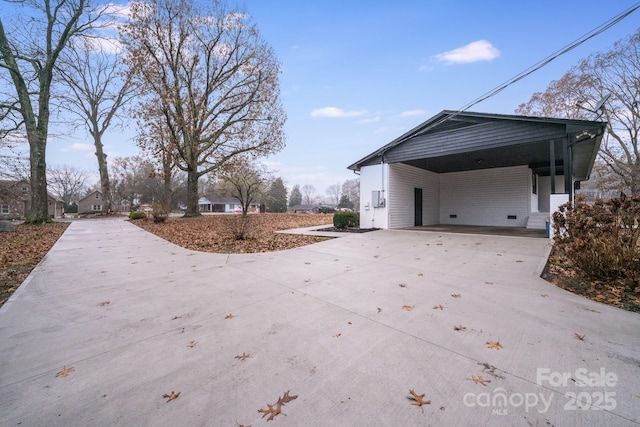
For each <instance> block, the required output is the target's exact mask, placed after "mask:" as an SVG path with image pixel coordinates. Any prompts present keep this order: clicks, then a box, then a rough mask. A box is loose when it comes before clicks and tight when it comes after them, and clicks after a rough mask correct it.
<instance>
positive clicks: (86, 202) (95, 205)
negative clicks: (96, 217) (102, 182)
mask: <svg viewBox="0 0 640 427" xmlns="http://www.w3.org/2000/svg"><path fill="white" fill-rule="evenodd" d="M103 205H104V199H103V198H102V192H100V191H94V192H92V193H89V194H88V195H87V196H85V197H84V198H83V199H80V201H78V213H79V214H83V213H84V214H86V213H98V212H102V207H103Z"/></svg>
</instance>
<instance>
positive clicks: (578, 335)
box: [573, 332, 584, 341]
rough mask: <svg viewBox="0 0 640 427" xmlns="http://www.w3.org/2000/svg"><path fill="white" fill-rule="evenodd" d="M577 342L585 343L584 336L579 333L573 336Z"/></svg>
mask: <svg viewBox="0 0 640 427" xmlns="http://www.w3.org/2000/svg"><path fill="white" fill-rule="evenodd" d="M573 335H574V336H575V338H576V339H577V340H580V341H584V335H580V334H579V333H577V332H576V333H575V334H573Z"/></svg>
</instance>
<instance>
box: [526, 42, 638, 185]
mask: <svg viewBox="0 0 640 427" xmlns="http://www.w3.org/2000/svg"><path fill="white" fill-rule="evenodd" d="M607 94H610V95H611V96H610V97H609V98H608V100H607V101H606V103H605V104H604V108H603V109H602V110H600V111H594V108H595V107H596V106H597V103H598V101H599V100H602V99H606V98H605V97H606V95H607ZM516 112H517V113H519V114H528V115H544V116H557V117H567V118H582V119H592V120H593V119H595V118H596V115H597V114H600V113H601V114H602V116H601V117H602V119H604V120H607V121H608V125H607V135H606V136H605V138H604V142H603V145H602V146H601V147H600V152H599V155H600V158H601V159H602V160H603V161H604V162H605V163H606V164H607V166H608V167H609V168H610V169H611V170H612V171H613V172H614V173H615V174H617V175H618V176H619V177H621V178H622V180H623V181H624V183H625V186H626V188H627V190H628V191H630V192H631V193H632V194H640V146H639V143H638V135H639V134H640V30H638V32H636V33H635V34H633V35H631V36H630V37H629V38H627V39H626V40H621V41H618V42H616V43H615V44H614V46H613V47H612V48H611V50H609V51H607V52H598V53H595V54H593V55H591V56H589V57H588V58H586V59H583V60H582V61H580V62H579V63H578V65H576V66H574V67H572V68H571V69H570V70H569V71H568V72H567V73H566V74H565V75H564V76H562V78H561V79H559V80H557V81H553V82H551V84H550V85H549V87H548V88H547V89H546V91H545V92H538V93H535V94H534V95H533V96H532V97H531V99H530V100H529V101H528V102H527V103H524V104H521V105H520V106H519V107H518V109H517V110H516Z"/></svg>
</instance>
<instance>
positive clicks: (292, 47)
mask: <svg viewBox="0 0 640 427" xmlns="http://www.w3.org/2000/svg"><path fill="white" fill-rule="evenodd" d="M291 49H294V50H295V49H300V45H297V44H294V45H293V46H291Z"/></svg>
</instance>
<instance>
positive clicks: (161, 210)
mask: <svg viewBox="0 0 640 427" xmlns="http://www.w3.org/2000/svg"><path fill="white" fill-rule="evenodd" d="M151 207H152V209H153V222H154V223H156V224H159V223H161V222H165V221H166V220H167V218H169V208H167V207H166V206H165V205H163V204H162V203H159V202H153V205H152V206H151Z"/></svg>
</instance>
